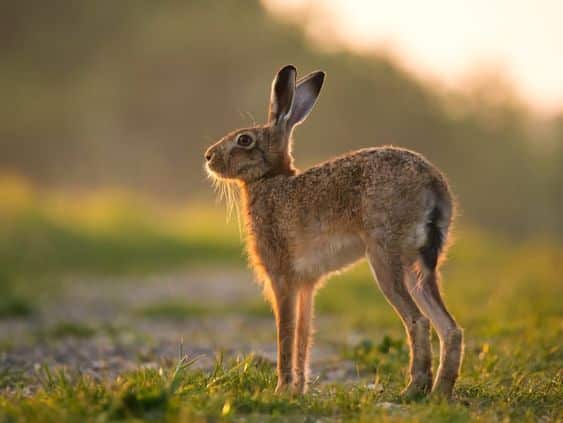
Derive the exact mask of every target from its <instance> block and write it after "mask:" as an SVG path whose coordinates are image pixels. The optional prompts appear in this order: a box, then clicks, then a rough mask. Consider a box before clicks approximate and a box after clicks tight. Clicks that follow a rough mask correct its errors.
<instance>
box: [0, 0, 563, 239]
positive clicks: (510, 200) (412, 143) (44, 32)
mask: <svg viewBox="0 0 563 423" xmlns="http://www.w3.org/2000/svg"><path fill="white" fill-rule="evenodd" d="M0 8H1V10H0V92H2V93H3V98H4V99H5V101H4V102H2V104H1V105H0V148H1V154H0V167H8V168H11V169H15V170H16V171H18V172H20V173H22V174H24V175H26V176H28V177H30V178H32V179H33V180H34V181H35V182H36V183H39V184H42V185H45V186H50V185H57V186H66V187H77V186H78V187H82V186H99V185H119V186H123V187H127V188H133V189H138V190H144V191H148V192H149V193H153V194H157V195H161V196H162V195H164V196H168V197H169V198H182V199H186V198H187V199H194V198H198V197H200V196H202V195H209V194H208V193H209V192H210V189H209V187H208V186H207V185H208V183H207V181H206V177H205V175H204V173H203V171H202V152H203V151H204V149H205V147H206V146H207V145H208V144H210V143H211V142H212V141H213V140H214V139H215V138H218V137H219V136H221V135H223V134H224V133H225V132H226V131H228V130H231V129H233V128H234V127H238V126H244V125H250V124H252V120H253V119H256V120H257V121H262V120H263V119H264V117H265V112H266V104H267V96H268V92H269V85H270V81H271V78H272V77H273V74H274V72H275V71H276V70H277V69H278V68H279V67H281V66H282V65H283V64H285V63H294V64H296V65H297V66H298V68H299V70H300V71H301V72H303V73H305V72H309V71H311V70H313V69H316V68H322V69H324V70H326V71H327V73H328V79H327V84H326V87H325V90H324V92H323V94H322V98H321V101H320V102H319V104H318V107H317V109H316V110H315V112H314V114H313V115H312V117H311V119H310V121H309V122H308V123H307V124H306V125H304V126H303V127H300V128H299V129H298V130H297V132H296V145H295V150H296V155H297V158H298V160H297V161H298V164H300V165H302V166H303V167H305V166H307V165H310V164H312V163H314V162H316V161H319V160H322V159H327V158H329V157H330V156H331V155H334V154H337V153H343V152H345V151H347V150H351V149H355V148H360V147H367V146H373V145H381V144H396V145H401V146H404V147H408V148H413V149H415V150H418V151H420V152H422V153H423V154H425V155H426V156H428V157H429V158H430V159H431V160H433V161H434V162H436V163H437V164H438V165H439V166H440V167H442V168H443V169H444V170H445V171H446V172H447V173H448V174H449V175H450V177H451V179H452V184H453V186H454V190H455V191H456V193H457V195H458V197H459V201H460V203H461V210H462V213H463V215H464V216H465V217H466V218H467V219H470V220H473V221H475V222H478V223H480V224H483V225H486V226H487V227H489V228H493V229H496V230H504V231H505V232H507V233H511V234H515V235H524V234H529V233H537V232H551V233H552V234H557V236H558V237H560V238H563V232H562V225H561V218H560V216H561V215H563V204H562V201H561V197H562V193H563V181H562V178H563V175H562V174H561V168H562V164H563V163H562V162H563V158H562V155H561V144H562V143H563V129H562V128H563V125H562V124H561V119H560V120H559V121H557V120H554V121H553V122H543V123H542V124H541V125H540V127H541V128H542V129H541V130H539V129H538V125H537V124H536V121H535V118H534V117H532V116H530V113H529V112H528V111H527V109H526V108H525V107H524V106H522V105H521V104H519V102H518V100H517V99H515V98H514V96H513V95H512V93H511V90H510V88H509V87H506V84H504V83H503V81H502V80H499V79H498V78H497V79H495V78H490V77H487V78H483V79H479V78H476V79H475V80H474V81H471V83H468V90H467V93H457V94H451V93H446V94H444V93H442V92H440V91H439V90H438V89H437V88H435V87H432V86H431V85H429V84H426V83H422V82H420V81H418V80H417V79H415V78H414V77H412V76H411V75H409V74H408V73H406V72H405V71H404V70H402V69H401V68H400V67H398V66H396V65H395V64H394V62H393V60H392V59H390V58H388V57H386V56H384V55H372V56H369V57H360V56H356V55H353V54H350V53H346V52H340V53H326V52H322V51H318V50H317V49H316V48H315V47H313V46H311V45H309V44H307V43H306V41H305V38H304V37H303V35H302V32H301V29H300V28H299V27H296V26H294V25H291V24H288V23H284V22H280V21H277V20H276V19H274V18H273V17H272V16H270V15H268V14H267V13H266V12H265V11H264V10H263V9H262V8H261V6H260V4H259V2H258V1H257V0H255V1H246V2H240V1H235V0H223V1H218V0H207V1H203V0H197V1H189V2H186V1H174V0H168V1H159V2H154V1H149V0H135V1H134V0H122V1H119V2H115V1H109V0H98V1H96V2H70V1H64V0H56V1H52V2H48V3H45V2H42V1H40V0H24V1H20V2H6V3H3V4H2V5H1V6H0ZM545 128H551V129H550V130H549V131H546V130H544V129H545ZM544 145H545V146H548V147H542V146H544Z"/></svg>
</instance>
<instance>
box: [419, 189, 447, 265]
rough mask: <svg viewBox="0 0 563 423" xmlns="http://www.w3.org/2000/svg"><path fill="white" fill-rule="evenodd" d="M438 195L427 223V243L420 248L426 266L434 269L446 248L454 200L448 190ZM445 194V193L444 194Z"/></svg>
mask: <svg viewBox="0 0 563 423" xmlns="http://www.w3.org/2000/svg"><path fill="white" fill-rule="evenodd" d="M441 194H442V195H440V194H438V195H436V197H437V201H436V204H435V205H434V207H433V208H432V210H431V211H430V214H429V215H428V220H427V223H426V243H425V244H424V245H423V246H422V247H421V248H420V250H419V252H420V256H421V258H422V262H423V264H424V266H425V267H426V268H427V269H428V270H430V271H432V272H433V271H434V270H435V269H436V266H437V265H438V258H439V257H440V254H441V253H442V250H443V249H444V244H445V242H446V239H447V236H448V231H449V226H450V222H451V215H452V202H451V197H450V196H449V193H448V192H445V193H441ZM444 194H445V195H444Z"/></svg>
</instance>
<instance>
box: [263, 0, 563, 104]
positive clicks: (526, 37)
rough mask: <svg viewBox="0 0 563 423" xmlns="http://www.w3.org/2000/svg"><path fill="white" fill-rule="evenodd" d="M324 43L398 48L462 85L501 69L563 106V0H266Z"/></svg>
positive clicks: (534, 99)
mask: <svg viewBox="0 0 563 423" xmlns="http://www.w3.org/2000/svg"><path fill="white" fill-rule="evenodd" d="M263 2H264V4H265V6H266V7H267V8H268V9H269V10H270V11H272V12H273V13H276V14H279V15H282V16H284V17H286V18H288V19H291V20H294V21H297V22H299V23H300V24H302V25H303V26H304V27H305V31H306V33H307V35H308V36H309V38H310V39H311V40H313V41H315V42H318V43H319V45H321V46H322V47H324V48H328V49H334V48H340V47H348V48H351V49H353V50H356V51H361V52H366V51H373V50H380V51H381V50H383V51H386V52H390V53H392V54H393V55H394V56H395V57H397V58H398V59H399V60H400V61H401V62H402V63H403V64H404V65H405V66H406V67H407V68H408V69H410V70H412V71H415V72H416V73H417V74H418V75H421V76H423V77H425V78H432V79H436V80H438V81H441V82H443V83H445V84H447V85H450V86H461V85H462V84H463V83H464V82H465V81H466V79H467V78H471V76H472V74H474V73H475V72H479V71H480V70H483V69H484V70H485V71H486V72H487V73H490V72H491V70H493V71H494V72H495V73H500V74H502V75H503V76H504V77H505V79H507V80H509V81H511V82H512V83H513V84H514V86H515V88H516V89H517V91H518V92H519V93H520V95H521V96H523V97H524V98H525V99H526V100H527V101H528V102H529V103H530V104H531V105H532V106H533V107H534V108H536V109H537V110H539V111H542V112H547V113H549V112H556V111H559V110H561V109H562V108H563V51H562V45H563V26H562V25H561V19H562V18H563V2H561V1H558V0H537V1H534V0H522V1H517V2H515V1H511V0H493V1H490V0H473V1H471V2H467V1H461V0H453V1H452V0H429V1H425V2H413V1H408V0H396V1H393V2H389V1H383V0H323V1H315V0H289V1H288V0H263Z"/></svg>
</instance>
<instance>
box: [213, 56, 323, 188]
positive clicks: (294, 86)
mask: <svg viewBox="0 0 563 423" xmlns="http://www.w3.org/2000/svg"><path fill="white" fill-rule="evenodd" d="M296 74H297V71H296V70H295V67H294V66H291V65H288V66H285V67H284V68H282V69H281V70H280V71H279V72H278V74H277V75H276V77H275V78H274V82H273V83H272V92H271V97H270V108H269V112H268V122H267V123H266V124H265V125H260V126H255V127H252V128H245V129H239V130H236V131H233V132H231V133H230V134H227V135H226V136H224V137H223V138H221V139H220V140H219V141H218V142H217V143H215V144H213V145H212V146H211V147H209V149H208V150H207V151H206V152H205V159H206V161H207V170H208V172H209V173H210V174H211V175H212V176H214V177H216V178H219V179H227V180H239V181H243V182H250V181H254V180H257V179H260V178H263V177H266V176H275V175H280V174H287V175H290V174H293V173H294V169H293V167H292V161H293V159H292V157H291V145H290V144H291V143H290V139H291V133H292V131H293V128H294V127H295V126H297V125H299V124H300V123H301V122H303V121H304V120H305V118H306V117H307V115H308V114H309V112H310V111H311V109H312V108H313V106H314V104H315V102H316V100H317V97H318V96H319V93H320V90H321V86H322V85H323V81H324V73H323V72H313V73H310V74H309V75H307V76H305V77H303V78H301V79H300V80H298V81H297V80H296Z"/></svg>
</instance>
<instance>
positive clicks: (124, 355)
mask: <svg viewBox="0 0 563 423" xmlns="http://www.w3.org/2000/svg"><path fill="white" fill-rule="evenodd" d="M260 301H261V294H260V289H259V287H258V286H257V285H256V284H255V283H253V282H252V280H251V279H250V275H249V274H248V272H245V271H240V270H220V271H197V272H180V273H175V274H169V275H161V276H151V277H146V278H124V279H117V280H116V279H109V278H106V279H103V278H101V279H78V278H76V279H74V278H70V279H69V280H68V281H66V282H65V283H64V287H63V288H62V289H61V290H60V292H59V293H58V294H57V295H52V296H47V297H46V298H45V299H44V300H43V301H41V303H40V309H39V312H38V313H36V314H35V315H33V316H31V317H29V318H23V319H17V320H15V319H14V320H0V348H1V349H0V375H1V376H3V377H4V379H5V380H8V383H6V382H5V383H4V385H6V386H4V389H11V388H13V386H11V384H10V383H9V380H10V375H14V380H16V378H15V376H22V375H23V376H24V377H25V378H27V379H28V381H29V387H30V389H33V386H34V385H36V381H37V372H38V369H41V366H42V365H45V364H46V365H49V366H50V367H53V368H57V367H61V366H62V367H64V368H65V369H67V370H68V371H69V372H71V373H72V372H81V373H85V374H89V375H91V376H93V377H94V378H100V379H101V378H106V377H110V378H113V377H115V376H116V375H117V374H119V373H121V372H123V371H127V370H132V369H135V368H138V367H139V366H147V367H156V368H158V367H160V366H162V365H166V364H170V363H172V362H174V361H175V360H177V358H178V356H179V354H180V351H181V352H182V353H183V354H188V356H190V357H193V356H196V355H197V356H200V359H199V360H198V362H197V365H198V366H200V367H203V368H208V367H211V366H212V365H213V364H214V362H215V357H216V355H217V353H218V352H219V351H222V352H223V353H224V354H225V355H226V356H235V355H237V354H245V353H249V352H254V353H256V354H258V355H260V356H262V357H264V358H265V359H267V360H271V361H272V362H273V361H274V359H275V332H274V323H273V318H272V317H271V316H270V315H269V314H267V313H245V312H244V311H241V310H240V309H239V311H238V312H236V310H237V307H238V306H239V305H240V304H250V303H252V304H260ZM178 304H196V305H198V308H197V309H196V310H190V309H189V308H188V309H187V310H184V309H180V311H181V312H183V313H184V314H182V315H180V316H178V315H177V314H178V313H177V310H176V308H175V307H177V305H178ZM170 305H172V306H170ZM169 306H170V307H171V310H172V311H171V312H170V310H169V309H167V307H169ZM207 306H208V307H210V308H211V309H212V310H213V311H212V312H209V313H207V312H205V308H206V307H207ZM151 307H153V308H155V307H156V309H157V310H160V311H161V312H162V315H159V314H158V313H156V315H147V313H143V310H145V311H146V310H147V309H150V308H151ZM163 310H164V311H163ZM232 310H235V311H234V312H233V311H232ZM167 312H170V313H168V314H170V315H167ZM153 314H154V313H153ZM313 356H314V363H315V367H314V368H313V374H315V375H317V376H319V377H320V379H322V380H344V379H346V380H349V379H355V378H356V371H355V367H354V365H353V363H351V362H347V361H343V360H341V359H340V358H339V356H338V351H336V350H335V348H334V347H331V346H330V345H329V344H327V343H323V342H322V341H321V342H317V343H316V345H315V348H314V351H313ZM34 381H35V382H34Z"/></svg>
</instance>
